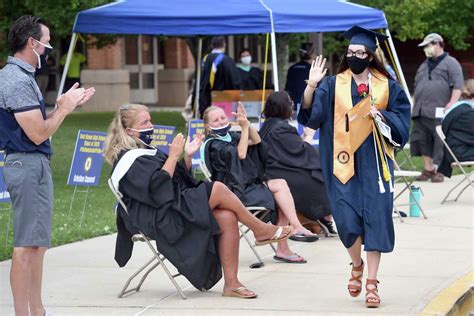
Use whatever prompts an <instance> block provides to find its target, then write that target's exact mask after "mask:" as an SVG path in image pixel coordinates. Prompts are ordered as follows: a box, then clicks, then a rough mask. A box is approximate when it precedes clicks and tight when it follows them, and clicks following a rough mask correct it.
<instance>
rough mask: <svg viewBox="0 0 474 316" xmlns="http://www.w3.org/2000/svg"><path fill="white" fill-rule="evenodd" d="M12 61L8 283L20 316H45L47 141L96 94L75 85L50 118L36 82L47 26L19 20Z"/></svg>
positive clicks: (7, 108) (2, 102)
mask: <svg viewBox="0 0 474 316" xmlns="http://www.w3.org/2000/svg"><path fill="white" fill-rule="evenodd" d="M8 42H9V44H10V46H11V49H12V53H13V56H10V57H8V62H7V64H6V65H5V67H4V68H3V69H2V70H0V126H1V128H0V149H2V150H4V151H5V154H6V156H5V166H4V169H3V172H4V178H5V183H6V185H7V189H8V192H9V193H10V198H11V202H12V207H13V255H12V267H11V271H10V283H11V288H12V293H13V301H14V305H15V315H17V316H29V315H31V316H39V315H41V316H43V315H46V314H47V313H46V312H45V310H44V307H43V303H42V299H41V286H42V274H43V257H44V254H45V252H46V249H48V248H49V247H50V246H51V224H52V215H53V204H54V199H53V181H52V176H51V168H50V164H49V159H50V157H51V154H52V151H51V143H50V141H49V138H50V137H51V135H53V133H54V132H55V131H56V130H57V129H58V128H59V126H60V125H61V123H62V122H63V120H64V118H65V117H66V116H67V115H68V114H69V113H71V112H72V111H74V109H75V108H76V107H77V106H78V105H81V104H84V103H85V102H87V100H89V98H90V97H91V96H92V95H93V94H94V91H95V90H94V88H90V89H87V90H85V89H83V88H79V87H78V84H75V85H74V86H73V87H72V88H71V89H70V90H69V91H68V92H66V93H65V94H63V95H62V96H61V97H60V98H59V99H58V100H57V101H56V106H57V108H56V109H55V110H54V111H51V112H50V113H48V114H46V109H45V105H44V99H43V96H42V95H41V92H40V90H39V88H38V85H37V84H36V82H35V78H34V74H35V70H36V69H39V68H41V66H42V65H41V59H42V58H41V56H43V57H44V56H46V55H47V54H48V53H50V52H51V50H52V47H51V45H50V44H49V42H50V34H49V28H48V27H47V25H46V23H45V22H44V21H43V20H41V19H39V18H37V17H34V16H31V15H25V16H22V17H20V18H18V19H17V20H16V21H15V22H14V23H13V24H12V26H11V28H10V31H9V33H8Z"/></svg>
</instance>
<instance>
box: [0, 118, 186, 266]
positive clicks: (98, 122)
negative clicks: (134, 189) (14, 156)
mask: <svg viewBox="0 0 474 316" xmlns="http://www.w3.org/2000/svg"><path fill="white" fill-rule="evenodd" d="M113 115H114V113H74V114H71V115H70V116H68V117H67V118H66V120H65V121H64V122H63V124H62V125H61V127H60V128H59V130H58V131H57V132H56V134H54V136H53V140H52V141H53V151H54V155H53V157H52V159H51V168H52V171H53V181H54V200H55V205H54V217H53V231H52V246H53V247H55V246H59V245H63V244H67V243H71V242H74V241H78V240H83V239H88V238H91V237H96V236H101V235H106V234H111V233H113V232H115V231H116V227H115V215H114V211H113V207H114V205H115V201H114V197H113V195H112V193H111V192H110V190H109V188H108V186H107V179H108V177H109V175H110V171H111V167H110V166H109V165H108V164H107V163H106V162H105V161H104V163H103V168H102V174H101V178H100V183H99V186H98V187H90V188H89V194H88V197H87V202H86V205H85V213H84V219H83V222H82V225H80V223H81V215H82V209H83V206H84V201H85V200H84V198H85V193H76V195H75V199H74V203H73V205H72V209H71V212H70V213H69V208H70V205H71V200H72V196H73V192H74V187H72V186H68V185H66V183H67V177H68V175H69V168H70V165H71V159H72V155H73V151H74V146H75V143H76V138H77V131H78V130H79V129H83V130H92V131H102V132H106V131H107V127H108V125H109V123H110V122H111V121H112V118H113ZM151 116H152V121H153V123H154V124H162V125H172V126H176V128H177V132H183V133H184V130H185V124H184V120H183V119H182V117H181V115H180V113H178V112H152V113H151ZM78 189H80V190H84V189H85V188H84V187H78ZM12 227H13V223H12V211H11V208H10V206H9V204H5V203H0V261H3V260H7V259H10V258H11V253H12V241H13V231H12ZM7 233H8V235H7Z"/></svg>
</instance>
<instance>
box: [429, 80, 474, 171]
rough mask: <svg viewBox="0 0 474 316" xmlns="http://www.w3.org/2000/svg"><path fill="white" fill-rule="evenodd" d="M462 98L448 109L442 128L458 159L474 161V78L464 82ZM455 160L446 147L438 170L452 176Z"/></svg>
mask: <svg viewBox="0 0 474 316" xmlns="http://www.w3.org/2000/svg"><path fill="white" fill-rule="evenodd" d="M461 98H462V100H460V101H458V102H456V103H455V104H453V105H452V106H451V107H450V108H449V109H448V110H447V111H446V113H445V116H444V118H443V123H442V128H443V132H444V135H445V136H446V142H447V143H448V146H449V148H451V150H452V151H453V154H454V155H455V156H456V158H457V159H458V161H474V124H473V122H474V79H469V80H466V81H465V82H464V86H463V88H462V95H461ZM453 162H454V158H453V157H452V156H451V154H450V153H449V152H448V150H447V149H446V147H445V148H444V155H443V160H442V161H441V163H440V165H439V167H438V172H439V173H442V174H444V175H445V176H447V177H451V174H452V172H453V169H452V168H451V163H453Z"/></svg>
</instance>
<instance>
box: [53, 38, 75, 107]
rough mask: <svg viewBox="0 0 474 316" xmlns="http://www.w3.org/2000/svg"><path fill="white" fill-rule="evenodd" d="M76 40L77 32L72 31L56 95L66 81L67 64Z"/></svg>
mask: <svg viewBox="0 0 474 316" xmlns="http://www.w3.org/2000/svg"><path fill="white" fill-rule="evenodd" d="M76 42H77V33H72V36H71V42H70V43H69V50H68V51H67V57H66V64H65V65H64V70H63V74H62V76H61V83H60V84H59V90H58V96H57V98H59V96H60V95H61V94H62V93H63V89H64V83H65V82H66V75H67V72H68V70H69V64H70V63H71V58H72V54H73V53H74V48H75V47H76Z"/></svg>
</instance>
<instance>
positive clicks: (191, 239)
mask: <svg viewBox="0 0 474 316" xmlns="http://www.w3.org/2000/svg"><path fill="white" fill-rule="evenodd" d="M152 133H153V125H152V123H151V118H150V114H149V112H148V108H147V107H146V106H144V105H137V104H131V105H125V106H122V107H121V108H120V109H119V111H118V112H117V114H116V115H115V118H114V120H113V121H112V123H111V124H110V127H109V135H108V137H107V140H106V145H105V153H104V154H105V158H106V160H107V161H108V162H109V163H110V164H112V165H113V166H114V171H113V173H112V178H114V177H117V175H118V176H119V179H120V180H118V181H119V182H118V184H119V187H118V189H119V190H120V192H121V193H122V194H123V200H124V203H125V204H126V205H127V208H128V215H127V214H126V213H125V212H124V210H123V209H122V208H121V207H119V209H118V210H117V226H118V236H117V245H116V260H117V262H118V263H119V265H120V266H123V265H125V264H126V263H127V261H128V259H129V258H130V256H131V251H132V247H133V243H132V242H131V241H130V237H131V235H132V234H134V233H136V232H137V231H138V230H139V231H141V232H143V233H144V234H145V235H146V236H148V237H150V238H152V239H154V240H156V242H157V247H158V250H159V251H160V252H161V253H162V254H163V255H164V256H165V257H166V258H167V259H168V260H169V261H170V262H171V263H172V264H173V265H174V266H175V267H176V268H177V269H178V271H179V272H180V273H181V274H182V275H184V276H185V277H186V278H187V279H188V280H189V281H190V282H191V283H192V285H193V286H194V287H196V288H197V289H199V290H207V289H210V288H211V287H212V286H214V285H215V284H216V283H217V282H218V281H219V279H220V278H221V277H222V272H221V264H222V268H223V270H224V281H225V282H224V290H223V295H224V296H235V297H241V298H253V297H256V296H257V294H256V293H254V292H252V291H250V290H248V289H247V288H245V286H243V285H242V283H240V281H239V279H238V277H237V270H238V255H239V231H238V226H237V221H240V222H242V223H244V224H245V225H246V226H248V227H249V228H250V229H251V230H252V231H253V232H254V235H255V238H256V240H257V241H258V242H259V243H260V244H268V243H271V242H278V241H281V240H284V239H286V238H287V237H288V235H289V234H291V227H276V226H273V225H270V224H265V223H263V222H261V221H259V220H257V219H256V218H255V217H254V216H253V215H252V214H250V213H249V212H248V211H247V210H246V208H245V206H244V205H243V204H242V203H241V202H240V200H239V199H238V198H237V197H236V196H235V194H233V193H232V192H231V191H230V190H229V189H228V188H227V187H226V186H225V185H224V184H222V183H219V182H213V183H205V182H198V181H196V180H195V179H194V178H193V177H192V176H191V174H190V172H189V171H190V167H191V158H190V157H191V156H192V155H193V154H194V153H195V152H196V151H197V150H198V149H199V147H200V145H201V143H202V139H203V137H198V138H196V139H195V140H193V141H192V142H190V141H189V140H188V141H187V142H185V140H184V138H183V135H182V134H178V135H177V136H176V137H175V138H174V140H173V142H172V143H171V144H170V146H169V149H170V150H169V155H166V154H165V153H163V152H161V151H160V150H158V149H155V148H153V147H151V146H149V144H150V143H151V134H152ZM183 150H184V161H179V162H178V159H179V157H180V156H181V154H182V153H183Z"/></svg>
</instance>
